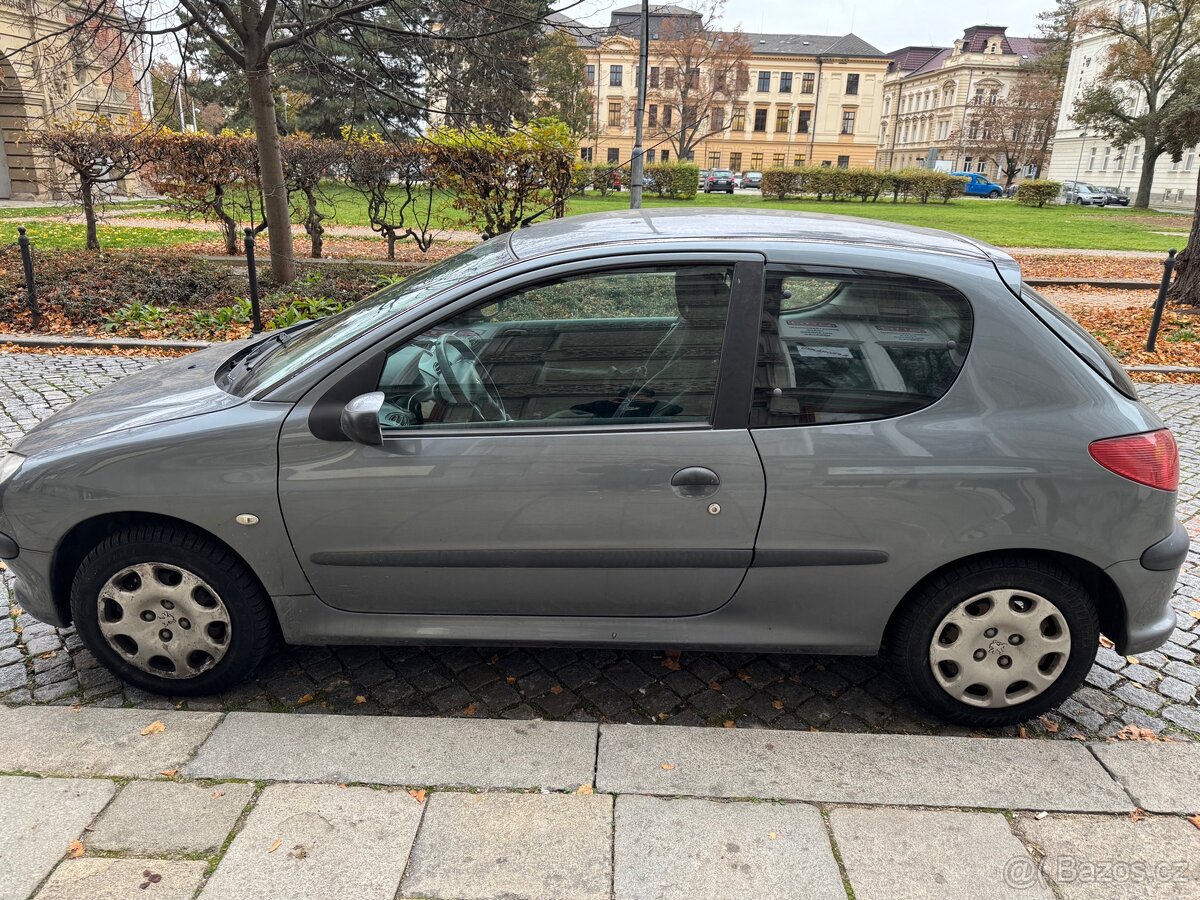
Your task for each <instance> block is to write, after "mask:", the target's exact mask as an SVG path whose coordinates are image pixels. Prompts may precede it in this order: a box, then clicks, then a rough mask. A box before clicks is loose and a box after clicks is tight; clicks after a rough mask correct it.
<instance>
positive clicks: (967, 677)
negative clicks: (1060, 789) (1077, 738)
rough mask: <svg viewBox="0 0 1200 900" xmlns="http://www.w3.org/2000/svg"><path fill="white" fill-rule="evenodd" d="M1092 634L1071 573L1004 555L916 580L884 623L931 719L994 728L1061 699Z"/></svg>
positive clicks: (1092, 642) (1079, 675) (1085, 662)
mask: <svg viewBox="0 0 1200 900" xmlns="http://www.w3.org/2000/svg"><path fill="white" fill-rule="evenodd" d="M1099 635H1100V626H1099V621H1098V617H1097V614H1096V608H1095V605H1094V604H1093V602H1092V600H1091V597H1090V596H1089V595H1088V593H1087V591H1086V589H1085V588H1084V586H1083V585H1082V584H1081V583H1080V581H1079V579H1077V578H1076V577H1075V576H1074V575H1072V574H1071V573H1070V572H1068V571H1066V570H1065V569H1062V568H1060V567H1058V566H1055V565H1052V564H1050V563H1045V562H1042V561H1040V560H1036V559H1028V558H1017V557H1014V558H1009V559H995V560H983V561H977V562H971V563H966V564H963V565H961V566H958V567H956V568H954V569H951V570H949V571H948V572H946V573H943V574H942V575H940V576H938V577H937V578H936V579H934V580H932V581H931V582H929V583H928V584H926V585H924V586H922V587H921V588H920V589H919V590H918V591H917V593H916V594H914V595H913V596H912V597H910V598H909V601H908V602H907V603H906V605H905V607H904V608H903V609H902V610H900V612H899V613H898V614H897V616H896V618H895V620H894V621H893V623H892V626H891V628H890V630H889V633H888V638H887V654H888V656H889V657H890V659H891V662H892V664H893V666H894V667H895V669H896V671H897V673H898V674H899V675H900V678H901V680H902V681H903V682H904V683H905V684H906V685H907V687H908V688H909V690H910V691H911V693H912V694H913V695H914V696H915V697H916V699H917V700H918V701H919V702H920V703H921V704H922V705H924V706H926V707H928V708H929V709H930V710H931V711H932V712H934V713H936V714H937V715H938V716H939V717H941V718H943V719H946V720H948V721H951V722H957V723H959V724H962V725H968V726H972V727H984V728H987V727H999V726H1002V725H1013V724H1016V723H1018V722H1023V721H1026V720H1027V719H1030V718H1033V717H1034V716H1037V715H1040V714H1041V713H1044V712H1047V711H1049V710H1052V709H1055V708H1056V707H1057V706H1058V705H1059V704H1060V703H1062V702H1063V701H1064V700H1065V699H1067V697H1069V696H1070V695H1071V693H1072V692H1073V691H1074V690H1075V688H1077V687H1078V686H1079V684H1080V682H1082V681H1083V678H1084V676H1085V675H1086V674H1087V672H1088V669H1089V668H1090V667H1091V664H1092V661H1093V660H1094V659H1095V656H1096V644H1097V641H1098V640H1099Z"/></svg>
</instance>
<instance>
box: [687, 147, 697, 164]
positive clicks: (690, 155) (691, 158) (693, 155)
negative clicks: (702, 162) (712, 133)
mask: <svg viewBox="0 0 1200 900" xmlns="http://www.w3.org/2000/svg"><path fill="white" fill-rule="evenodd" d="M695 161H696V151H695V150H689V151H688V162H695Z"/></svg>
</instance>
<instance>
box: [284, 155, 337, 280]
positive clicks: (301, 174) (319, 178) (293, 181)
mask: <svg viewBox="0 0 1200 900" xmlns="http://www.w3.org/2000/svg"><path fill="white" fill-rule="evenodd" d="M279 149H280V151H281V153H282V154H283V177H284V179H285V180H286V181H287V188H288V192H289V197H290V199H291V202H292V210H293V213H296V214H299V217H300V221H301V222H303V223H304V230H305V231H306V232H307V233H308V237H309V241H310V247H311V251H310V252H311V254H312V257H313V259H320V257H321V251H322V247H323V244H324V240H323V238H324V235H325V226H324V225H322V224H321V222H322V221H324V220H325V219H327V218H329V216H330V214H329V213H325V212H322V211H321V209H320V205H319V201H320V200H321V199H323V198H321V197H320V196H319V191H320V187H321V184H322V182H324V181H325V179H326V178H328V177H329V174H330V172H331V171H332V169H333V167H334V166H336V165H337V164H338V163H340V162H341V161H342V156H343V150H342V145H341V144H340V143H339V142H338V141H334V140H330V139H329V138H319V137H313V136H312V135H310V134H302V133H297V134H291V135H287V136H286V137H282V138H280V139H279Z"/></svg>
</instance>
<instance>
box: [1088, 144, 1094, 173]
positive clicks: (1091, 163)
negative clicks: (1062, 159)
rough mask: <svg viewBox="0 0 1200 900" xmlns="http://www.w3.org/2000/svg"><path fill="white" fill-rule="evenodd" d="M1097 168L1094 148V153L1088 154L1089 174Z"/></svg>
mask: <svg viewBox="0 0 1200 900" xmlns="http://www.w3.org/2000/svg"><path fill="white" fill-rule="evenodd" d="M1095 168H1096V148H1095V147H1093V148H1092V152H1091V153H1089V154H1088V165H1087V170H1088V171H1089V172H1092V171H1094V170H1095Z"/></svg>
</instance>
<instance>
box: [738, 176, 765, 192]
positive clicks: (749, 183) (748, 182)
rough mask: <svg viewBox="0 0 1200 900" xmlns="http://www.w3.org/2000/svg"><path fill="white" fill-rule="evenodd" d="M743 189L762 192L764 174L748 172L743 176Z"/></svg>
mask: <svg viewBox="0 0 1200 900" xmlns="http://www.w3.org/2000/svg"><path fill="white" fill-rule="evenodd" d="M742 187H744V188H754V189H755V190H756V191H758V190H762V172H747V173H746V174H745V175H743V176H742Z"/></svg>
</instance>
